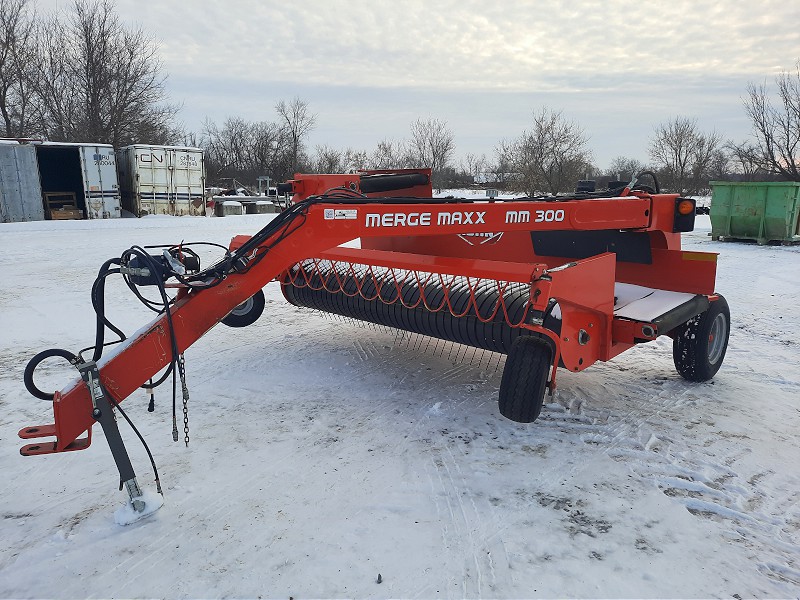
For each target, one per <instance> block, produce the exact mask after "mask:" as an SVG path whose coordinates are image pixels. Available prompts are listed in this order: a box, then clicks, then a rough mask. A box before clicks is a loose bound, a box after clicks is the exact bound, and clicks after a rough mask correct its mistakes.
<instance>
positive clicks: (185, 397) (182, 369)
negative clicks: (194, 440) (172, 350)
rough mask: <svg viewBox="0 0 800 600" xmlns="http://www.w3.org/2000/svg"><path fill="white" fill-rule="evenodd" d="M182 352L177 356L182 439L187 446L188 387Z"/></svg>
mask: <svg viewBox="0 0 800 600" xmlns="http://www.w3.org/2000/svg"><path fill="white" fill-rule="evenodd" d="M185 364H186V363H185V361H184V359H183V354H181V355H180V356H178V374H179V375H180V377H181V391H182V392H183V436H184V437H183V441H184V443H185V444H186V446H187V447H188V446H189V388H188V387H186V369H185Z"/></svg>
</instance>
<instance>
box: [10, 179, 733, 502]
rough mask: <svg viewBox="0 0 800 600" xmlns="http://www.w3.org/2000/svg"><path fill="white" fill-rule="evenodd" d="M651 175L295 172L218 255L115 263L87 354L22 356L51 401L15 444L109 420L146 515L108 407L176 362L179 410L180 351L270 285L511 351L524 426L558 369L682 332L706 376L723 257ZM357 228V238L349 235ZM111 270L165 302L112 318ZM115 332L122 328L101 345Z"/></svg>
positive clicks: (717, 322)
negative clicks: (511, 182)
mask: <svg viewBox="0 0 800 600" xmlns="http://www.w3.org/2000/svg"><path fill="white" fill-rule="evenodd" d="M642 176H650V177H651V178H652V183H653V185H652V186H649V185H642V184H640V183H637V181H638V180H637V179H634V181H632V182H631V183H629V184H627V185H626V186H624V187H621V188H618V189H616V190H611V191H606V192H584V193H576V194H573V195H570V196H548V197H533V198H515V199H507V200H502V201H501V200H496V199H494V198H492V199H486V200H484V199H481V200H469V199H463V198H433V197H432V189H431V184H430V170H426V169H413V170H392V171H364V172H361V173H357V174H350V175H296V176H295V179H293V180H291V181H289V182H287V183H285V184H282V185H281V186H280V187H281V189H280V191H281V192H283V193H289V194H291V197H292V202H291V203H290V204H289V205H288V207H287V208H286V210H284V211H283V212H281V213H279V214H278V215H276V217H275V218H274V219H273V220H272V221H270V222H269V223H268V224H267V225H266V227H264V228H263V229H262V230H261V231H259V232H258V233H257V234H255V235H253V236H250V237H248V236H237V237H235V238H234V239H233V240H232V242H231V244H230V247H229V248H225V253H224V256H223V257H222V258H221V259H220V260H219V261H218V262H216V263H215V264H213V265H211V266H210V267H207V268H205V269H201V268H200V264H199V262H200V261H199V257H198V255H197V253H196V252H195V251H194V250H193V249H192V248H191V247H190V246H187V245H173V246H163V247H159V249H158V250H157V251H153V250H152V249H143V248H139V247H133V248H131V249H129V250H127V251H126V252H124V253H123V254H122V256H121V257H119V258H114V259H111V260H109V261H107V262H106V263H105V264H104V265H103V266H102V267H101V269H100V273H99V275H98V278H97V280H96V282H95V284H94V286H93V289H92V304H93V307H94V309H95V312H96V313H97V332H96V341H95V345H94V346H93V347H91V348H89V349H87V350H84V351H82V352H87V353H88V352H90V351H91V353H92V356H91V357H86V358H84V356H83V355H82V352H79V353H77V354H74V353H72V352H69V351H66V350H60V349H53V350H45V351H44V352H41V353H39V354H38V355H37V356H35V357H34V358H33V359H31V362H30V363H29V364H28V367H27V368H26V371H25V384H26V387H27V388H28V390H29V391H30V392H31V393H32V394H33V395H35V396H37V397H40V398H44V399H48V400H52V402H53V412H54V423H53V424H49V425H40V426H35V427H25V428H23V429H22V430H21V431H20V432H19V435H20V437H22V438H24V439H36V440H38V441H36V442H35V443H29V444H28V445H26V446H24V447H23V448H22V449H21V453H22V454H23V455H24V456H35V455H43V454H52V453H58V452H65V451H71V450H82V449H84V448H86V447H88V446H89V444H90V442H91V432H92V425H94V423H95V422H99V423H100V425H101V426H102V427H103V430H104V433H105V436H106V438H107V440H108V441H109V445H110V446H111V451H112V454H113V456H114V459H115V461H116V463H117V466H118V468H119V471H120V481H121V483H122V484H124V485H125V487H126V488H127V491H128V493H129V496H130V499H131V504H132V506H133V508H134V510H137V511H143V510H144V502H143V501H142V499H141V496H142V493H141V490H140V489H139V486H138V484H137V481H136V477H135V475H134V471H133V467H132V465H131V461H130V459H129V458H128V454H127V451H126V449H125V447H124V444H123V442H122V439H121V437H120V434H119V431H118V429H117V424H116V417H115V413H116V412H119V413H120V414H122V415H123V416H125V418H126V419H127V416H126V415H125V413H124V411H123V410H122V409H121V408H120V403H121V402H122V401H123V400H124V399H125V398H127V397H128V396H129V395H131V394H132V393H133V392H134V391H135V390H136V389H137V388H139V387H141V386H145V385H146V387H152V386H155V385H158V384H159V383H162V382H164V381H165V380H167V379H168V378H169V377H170V375H171V377H172V381H173V394H174V390H175V389H176V387H177V384H176V382H177V380H178V379H180V383H181V385H180V388H181V390H182V395H183V402H184V407H185V405H186V400H187V399H188V391H187V386H186V382H185V374H184V369H183V353H184V351H185V350H186V349H187V348H188V347H189V346H191V345H192V344H193V343H194V342H195V341H196V340H197V339H198V338H200V336H202V335H203V334H204V333H205V332H206V331H208V330H209V329H210V328H212V327H213V326H214V325H216V324H217V323H219V322H222V323H224V324H226V325H229V326H233V327H241V326H246V325H250V324H251V323H253V322H255V320H256V319H257V318H258V317H259V316H260V314H261V312H262V311H263V308H264V293H263V291H262V288H263V287H264V286H265V285H266V284H267V283H269V282H272V281H276V282H279V284H280V285H281V287H282V291H283V294H284V296H285V297H286V299H287V300H288V301H289V302H291V303H292V304H295V305H298V306H305V307H309V308H313V309H318V310H322V311H326V312H330V313H335V314H339V315H343V316H346V317H350V318H354V319H358V320H361V321H367V322H371V323H375V324H379V325H383V326H387V327H392V328H397V329H400V330H404V331H406V332H412V333H416V334H420V335H424V336H431V337H433V338H438V339H441V340H447V341H450V342H453V343H457V344H464V345H467V346H473V347H475V348H481V349H484V350H488V351H492V352H499V353H502V354H507V355H508V357H507V360H506V363H505V367H504V370H503V374H502V379H501V384H500V392H499V410H500V413H501V414H502V415H504V416H505V417H507V418H509V419H512V420H514V421H518V422H532V421H534V420H536V418H537V417H538V415H539V412H540V410H541V407H542V404H543V399H544V396H545V393H546V392H547V391H548V390H549V391H550V393H552V392H553V390H554V389H555V385H556V373H557V369H558V368H559V367H561V368H564V369H568V370H570V371H573V372H577V371H582V370H584V369H586V368H587V367H589V366H590V365H592V364H593V363H595V362H596V361H598V360H600V361H607V360H610V359H612V358H614V357H615V356H617V355H618V354H620V353H621V352H624V351H625V350H627V349H629V348H632V347H633V346H635V345H636V344H640V343H645V342H649V341H652V340H655V339H656V338H657V337H658V336H661V335H668V336H670V337H672V338H673V360H674V363H675V366H676V368H677V370H678V372H679V373H680V374H681V375H682V376H683V377H684V378H685V379H687V380H689V381H706V380H708V379H711V378H712V377H713V376H714V375H715V374H716V372H717V370H718V369H719V367H720V365H721V363H722V361H723V358H724V356H725V351H726V348H727V343H728V334H729V331H730V313H729V310H728V306H727V303H726V302H725V299H724V298H723V297H722V296H721V295H719V294H716V293H715V288H714V282H715V277H716V259H717V256H716V254H711V253H704V252H693V251H691V252H690V251H684V250H682V249H681V232H686V231H691V230H692V229H693V227H694V216H695V203H694V201H693V200H691V199H686V198H681V197H679V196H678V195H676V194H664V193H660V191H659V189H658V183H657V181H656V179H655V176H654V175H652V174H642ZM642 176H640V178H641V177H642ZM353 240H360V247H349V246H348V247H345V246H343V244H346V243H348V242H352V241H353ZM350 245H351V246H352V245H357V244H350ZM112 274H120V275H121V276H122V277H123V278H124V279H125V281H126V282H127V283H128V285H129V287H130V288H131V290H132V291H133V292H134V293H135V294H136V295H137V296H138V297H139V298H140V299H141V300H142V301H143V302H145V303H146V304H148V305H149V306H150V307H151V308H152V309H153V310H154V311H155V312H156V313H157V316H156V318H155V320H154V321H153V322H152V323H150V324H149V325H147V326H146V327H143V328H142V329H140V330H139V332H137V333H136V334H134V335H133V336H132V337H130V338H125V336H124V334H123V333H122V332H121V331H119V330H118V329H117V328H116V327H115V326H114V325H113V324H111V323H110V322H109V321H108V320H107V319H106V317H105V314H104V298H103V292H104V282H105V279H106V277H108V276H109V275H112ZM142 286H153V287H155V288H157V289H158V291H159V293H160V298H161V301H160V302H153V301H151V300H147V299H146V298H144V296H143V295H142V293H141V292H140V291H139V288H140V287H142ZM170 291H174V293H175V295H174V297H171V296H170V295H169V292H170ZM106 329H110V330H111V331H113V332H115V333H116V334H117V335H118V336H119V337H120V341H119V342H118V343H116V344H115V345H113V346H111V347H110V348H109V349H107V350H105V352H104V349H105V348H106V347H107V346H110V344H109V343H107V342H105V330H106ZM53 356H58V357H62V358H65V359H67V360H69V361H70V362H72V363H73V365H75V367H76V368H77V369H78V371H79V372H80V375H81V379H80V380H79V381H77V382H75V383H73V384H71V385H69V386H67V387H66V388H64V389H63V390H61V391H58V392H55V393H54V394H50V393H47V392H43V391H42V390H40V389H38V388H37V386H36V384H35V382H34V371H35V369H36V367H37V366H38V365H39V364H40V363H41V362H42V361H43V360H45V359H47V358H50V357H53ZM154 378H156V379H157V381H153V379H154ZM148 382H149V383H148ZM173 406H174V403H173ZM40 438H48V440H47V441H43V440H41V439H40ZM173 439H175V440H177V439H178V427H177V420H176V417H175V410H174V409H173ZM186 442H187V443H188V433H187V435H186ZM148 452H149V451H148ZM156 482H157V485H159V491H160V484H158V476H157V475H156Z"/></svg>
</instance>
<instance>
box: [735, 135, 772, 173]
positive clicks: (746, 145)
mask: <svg viewBox="0 0 800 600" xmlns="http://www.w3.org/2000/svg"><path fill="white" fill-rule="evenodd" d="M725 150H726V151H727V153H728V156H729V157H730V162H731V164H732V165H733V170H734V171H735V172H736V173H737V174H738V175H741V177H742V179H744V181H757V180H758V179H759V178H761V179H763V178H764V177H766V176H767V175H768V174H769V170H768V169H766V168H765V167H764V166H763V164H762V163H763V160H762V158H761V152H760V150H759V148H758V146H756V145H755V144H752V143H750V142H742V143H741V144H736V143H734V142H728V143H727V144H726V145H725Z"/></svg>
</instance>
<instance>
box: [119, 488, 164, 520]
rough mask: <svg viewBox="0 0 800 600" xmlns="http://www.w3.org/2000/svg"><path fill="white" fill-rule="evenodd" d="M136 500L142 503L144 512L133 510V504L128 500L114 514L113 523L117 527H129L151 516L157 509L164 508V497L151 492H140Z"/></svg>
mask: <svg viewBox="0 0 800 600" xmlns="http://www.w3.org/2000/svg"><path fill="white" fill-rule="evenodd" d="M136 500H138V501H141V502H144V510H141V511H137V510H135V509H134V508H133V503H132V502H131V501H130V500H129V501H128V502H126V503H125V504H124V505H123V506H120V507H119V508H118V509H117V510H116V511H115V512H114V522H115V523H116V524H117V525H130V524H131V523H135V522H136V521H138V520H140V519H144V518H145V517H147V516H148V515H152V514H153V513H154V512H156V511H157V510H158V509H159V508H161V507H162V506H164V497H163V496H162V495H161V494H158V493H156V492H153V491H152V490H142V495H141V496H139V497H138V498H136Z"/></svg>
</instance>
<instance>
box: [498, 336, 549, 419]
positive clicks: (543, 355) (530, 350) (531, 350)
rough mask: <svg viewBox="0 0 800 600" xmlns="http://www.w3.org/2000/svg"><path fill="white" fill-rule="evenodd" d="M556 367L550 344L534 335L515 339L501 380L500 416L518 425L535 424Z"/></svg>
mask: <svg viewBox="0 0 800 600" xmlns="http://www.w3.org/2000/svg"><path fill="white" fill-rule="evenodd" d="M552 365H553V350H552V348H551V347H550V344H549V343H548V342H547V341H545V340H543V339H541V338H538V337H535V336H531V335H521V336H519V337H518V338H517V339H515V340H514V343H513V344H511V350H510V351H509V353H508V358H507V359H506V366H505V368H504V369H503V378H502V379H501V381H500V401H499V406H500V414H501V415H503V416H504V417H505V418H507V419H511V420H512V421H516V422H517V423H533V422H534V421H535V420H536V418H537V417H538V416H539V413H540V412H541V411H542V404H544V393H545V388H546V386H547V378H548V376H549V374H550V369H551V367H552Z"/></svg>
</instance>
